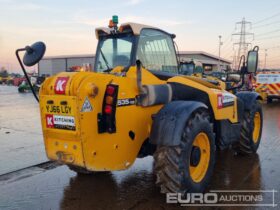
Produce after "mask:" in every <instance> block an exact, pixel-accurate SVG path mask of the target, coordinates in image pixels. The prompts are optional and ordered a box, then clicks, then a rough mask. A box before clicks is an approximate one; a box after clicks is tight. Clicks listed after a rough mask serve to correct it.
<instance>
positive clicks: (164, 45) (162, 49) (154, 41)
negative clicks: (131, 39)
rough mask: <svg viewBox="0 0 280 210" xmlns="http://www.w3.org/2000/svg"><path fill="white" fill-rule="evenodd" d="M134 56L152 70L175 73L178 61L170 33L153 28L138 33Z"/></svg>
mask: <svg viewBox="0 0 280 210" xmlns="http://www.w3.org/2000/svg"><path fill="white" fill-rule="evenodd" d="M136 58H137V59H139V60H140V61H141V62H142V65H143V67H144V68H146V69H148V70H152V71H163V72H168V73H177V71H178V63H177V58H176V52H175V49H174V45H173V40H172V38H171V37H170V35H168V34H166V33H164V32H161V31H159V30H154V29H143V30H142V31H141V33H140V37H139V43H138V49H137V54H136Z"/></svg>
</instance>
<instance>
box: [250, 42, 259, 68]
mask: <svg viewBox="0 0 280 210" xmlns="http://www.w3.org/2000/svg"><path fill="white" fill-rule="evenodd" d="M258 50H259V48H258V47H254V49H253V50H251V51H249V52H248V56H247V72H248V73H255V72H256V71H257V68H258V56H259V55H258Z"/></svg>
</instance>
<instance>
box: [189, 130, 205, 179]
mask: <svg viewBox="0 0 280 210" xmlns="http://www.w3.org/2000/svg"><path fill="white" fill-rule="evenodd" d="M192 146H193V147H195V148H196V149H197V148H199V150H200V155H199V160H198V163H197V164H196V165H195V166H194V165H192V164H191V163H192V162H197V160H196V161H192V159H191V158H193V156H194V155H192V154H191V157H190V165H189V172H190V176H191V178H192V180H193V181H194V182H197V183H198V182H200V181H201V180H202V179H203V178H204V177H205V174H206V172H207V170H208V165H209V161H210V143H209V138H208V136H207V135H206V134H205V133H203V132H201V133H199V134H198V135H197V136H196V137H195V140H194V142H193V145H192ZM192 151H193V150H192ZM195 156H196V157H197V155H195Z"/></svg>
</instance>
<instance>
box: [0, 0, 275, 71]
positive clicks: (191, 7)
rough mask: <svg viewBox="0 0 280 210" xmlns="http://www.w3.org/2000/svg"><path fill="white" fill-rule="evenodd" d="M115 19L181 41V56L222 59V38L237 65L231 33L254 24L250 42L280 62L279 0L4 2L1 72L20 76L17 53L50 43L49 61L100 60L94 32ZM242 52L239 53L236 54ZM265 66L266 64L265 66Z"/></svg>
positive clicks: (0, 3)
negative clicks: (195, 54)
mask: <svg viewBox="0 0 280 210" xmlns="http://www.w3.org/2000/svg"><path fill="white" fill-rule="evenodd" d="M112 15H118V16H119V21H120V22H121V23H122V22H127V21H132V22H138V23H144V24H149V25H153V26H157V27H160V28H162V29H164V30H166V31H168V32H170V33H175V34H176V35H177V38H176V42H177V44H178V46H179V50H181V51H183V50H184V51H185V50H186V51H192V50H199V51H206V52H208V53H212V54H216V55H217V54H218V36H219V35H222V41H223V42H224V45H223V47H222V52H221V56H222V57H225V58H227V59H230V60H232V57H231V56H233V55H234V51H233V50H232V43H234V42H235V41H237V40H235V39H236V38H238V37H236V38H235V39H232V38H231V33H233V32H238V30H239V28H238V27H237V28H236V29H235V22H238V21H241V19H242V18H243V17H245V18H246V20H247V21H251V22H252V29H251V30H249V29H250V28H249V27H248V32H253V33H255V39H254V40H253V37H251V38H250V37H248V41H249V42H252V43H253V44H258V45H259V46H260V48H261V51H260V55H261V61H263V60H264V59H263V58H264V49H266V48H267V49H268V51H267V54H268V56H267V65H268V66H271V67H276V66H277V65H278V64H280V62H278V58H280V47H278V46H280V1H279V0H265V1H264V0H173V1H171V0H170V1H164V0H154V1H152V0H118V1H117V0H115V1H113V0H98V1H94V0H80V1H74V0H67V1H66V0H60V1H58V0H56V1H55V0H40V1H35V0H0V67H1V66H3V65H4V66H7V67H8V68H9V69H13V70H18V69H19V67H18V65H17V62H16V59H15V55H14V51H15V49H17V48H19V47H24V46H25V45H27V44H31V43H33V42H35V41H39V40H40V41H44V42H45V43H46V45H47V52H46V55H47V56H50V55H51V56H54V55H72V54H94V53H95V49H96V43H97V40H96V38H95V35H94V28H95V27H97V26H107V25H108V21H109V19H110V18H111V16H112ZM236 49H237V48H236ZM261 65H263V64H261Z"/></svg>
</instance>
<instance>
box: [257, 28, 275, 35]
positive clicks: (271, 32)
mask: <svg viewBox="0 0 280 210" xmlns="http://www.w3.org/2000/svg"><path fill="white" fill-rule="evenodd" d="M279 31H280V29H277V30H274V31H269V32H265V33H262V34H257V35H256V37H260V36H263V35H267V34H273V33H277V32H279Z"/></svg>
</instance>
